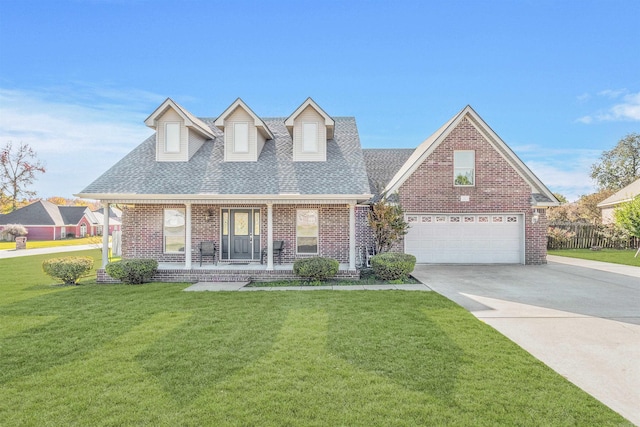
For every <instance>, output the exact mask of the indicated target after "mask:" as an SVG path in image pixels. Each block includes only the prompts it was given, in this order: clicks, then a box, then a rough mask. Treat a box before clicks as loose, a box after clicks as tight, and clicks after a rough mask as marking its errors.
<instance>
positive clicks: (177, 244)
mask: <svg viewBox="0 0 640 427" xmlns="http://www.w3.org/2000/svg"><path fill="white" fill-rule="evenodd" d="M163 237H164V239H163V241H164V242H163V250H164V253H169V254H171V253H174V254H175V253H184V246H185V241H186V234H185V210H184V208H170V209H165V210H164V227H163Z"/></svg>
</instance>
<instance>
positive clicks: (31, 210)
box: [0, 200, 95, 226]
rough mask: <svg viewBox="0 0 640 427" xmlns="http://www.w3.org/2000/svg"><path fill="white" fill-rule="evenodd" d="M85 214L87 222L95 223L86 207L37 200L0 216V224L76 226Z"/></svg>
mask: <svg viewBox="0 0 640 427" xmlns="http://www.w3.org/2000/svg"><path fill="white" fill-rule="evenodd" d="M85 214H86V215H87V217H88V219H89V221H92V222H93V221H95V217H94V216H93V214H92V213H91V211H90V210H89V208H87V207H86V206H58V205H55V204H53V203H51V202H48V201H46V200H38V201H36V202H33V203H31V204H29V205H27V206H23V207H21V208H19V209H16V210H15V211H13V212H11V213H8V214H5V215H2V216H1V217H0V224H22V225H52V226H63V225H76V224H78V223H79V222H80V220H81V219H82V217H83V216H84V215H85Z"/></svg>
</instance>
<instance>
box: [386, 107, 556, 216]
mask: <svg viewBox="0 0 640 427" xmlns="http://www.w3.org/2000/svg"><path fill="white" fill-rule="evenodd" d="M465 118H468V119H469V121H470V122H471V123H472V124H473V125H474V126H475V127H476V129H477V130H478V131H479V132H480V133H481V134H482V135H483V136H484V137H485V139H486V140H487V141H488V142H489V143H490V144H491V145H492V146H493V147H494V148H495V149H496V151H498V152H499V153H500V154H501V155H502V157H503V158H504V159H505V160H506V161H507V163H509V164H510V165H511V167H513V169H514V170H515V171H516V172H517V173H518V174H519V175H520V176H521V177H522V178H523V179H524V180H525V181H526V182H527V183H528V184H529V185H530V186H531V193H532V196H531V203H532V204H533V205H534V206H541V207H544V206H557V205H558V201H557V199H556V198H555V196H554V195H553V193H551V191H550V190H549V189H548V188H547V187H546V186H545V185H544V184H543V183H542V181H540V179H538V177H537V176H535V174H534V173H533V172H532V171H531V169H529V168H528V167H527V166H526V165H525V164H524V163H523V162H522V160H520V158H519V157H518V156H517V155H516V154H515V153H514V152H513V151H512V150H511V148H509V146H508V145H507V144H506V143H505V142H504V141H503V140H502V139H501V138H500V137H499V136H498V135H497V134H496V133H495V132H494V131H493V130H492V129H491V127H489V125H488V124H487V123H486V122H485V121H484V120H482V118H481V117H480V116H479V115H478V113H476V112H475V111H474V109H473V108H471V106H470V105H467V106H466V107H464V108H463V109H462V110H461V111H460V112H459V113H458V114H456V115H455V116H453V117H452V118H451V119H449V120H448V121H447V122H446V123H445V124H444V125H442V126H441V127H440V129H438V130H437V131H436V132H435V133H433V134H432V135H431V136H429V137H428V138H427V139H426V140H424V141H423V142H422V144H420V145H419V146H418V148H416V150H415V151H414V152H413V154H412V155H411V156H410V157H409V158H408V159H407V161H406V162H405V164H404V165H403V166H402V167H401V168H400V170H399V171H398V172H397V173H396V174H395V175H394V177H393V178H392V179H391V181H390V182H389V183H388V184H387V186H386V188H385V192H386V193H387V194H392V193H395V192H396V191H398V189H399V188H400V186H401V185H402V184H403V183H404V182H405V181H406V180H407V179H408V178H409V177H410V176H411V175H412V174H413V172H415V171H416V169H418V167H419V166H420V165H421V164H422V162H424V160H425V159H426V158H427V157H429V155H430V154H431V153H432V152H433V151H434V150H435V149H436V147H438V146H439V145H440V144H441V143H442V141H444V140H445V139H446V137H447V136H448V135H449V134H450V133H451V132H452V131H453V129H455V128H456V126H457V125H458V124H459V123H460V122H461V121H462V120H463V119H465Z"/></svg>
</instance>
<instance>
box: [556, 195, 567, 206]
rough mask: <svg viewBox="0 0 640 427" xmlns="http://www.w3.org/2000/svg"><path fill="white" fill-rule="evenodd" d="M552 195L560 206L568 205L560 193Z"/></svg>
mask: <svg viewBox="0 0 640 427" xmlns="http://www.w3.org/2000/svg"><path fill="white" fill-rule="evenodd" d="M553 195H554V196H556V199H558V201H559V202H560V204H561V205H564V204H566V203H569V201H568V200H567V198H566V197H564V195H562V194H560V193H553Z"/></svg>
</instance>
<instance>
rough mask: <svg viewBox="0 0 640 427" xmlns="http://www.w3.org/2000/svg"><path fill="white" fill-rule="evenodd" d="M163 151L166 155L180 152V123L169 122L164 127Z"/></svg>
mask: <svg viewBox="0 0 640 427" xmlns="http://www.w3.org/2000/svg"><path fill="white" fill-rule="evenodd" d="M164 129H165V132H164V151H165V152H166V153H179V152H180V123H176V122H169V123H165V125H164Z"/></svg>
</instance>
